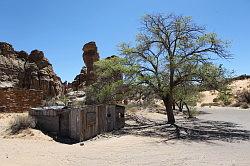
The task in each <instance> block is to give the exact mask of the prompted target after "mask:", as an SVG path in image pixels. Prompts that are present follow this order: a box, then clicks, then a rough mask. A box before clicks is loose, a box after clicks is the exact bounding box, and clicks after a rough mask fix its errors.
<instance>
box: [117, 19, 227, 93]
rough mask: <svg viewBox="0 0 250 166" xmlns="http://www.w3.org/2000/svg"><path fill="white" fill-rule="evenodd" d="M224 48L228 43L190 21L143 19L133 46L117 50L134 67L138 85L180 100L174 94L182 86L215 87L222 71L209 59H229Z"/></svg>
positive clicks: (125, 46) (123, 45)
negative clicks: (139, 83)
mask: <svg viewBox="0 0 250 166" xmlns="http://www.w3.org/2000/svg"><path fill="white" fill-rule="evenodd" d="M227 46H228V42H224V41H222V40H221V39H219V38H218V37H217V35H216V34H215V33H206V31H205V28H204V27H202V26H198V25H196V24H195V23H193V21H192V19H191V17H184V16H176V15H146V16H145V17H144V18H143V20H142V31H141V32H140V33H139V34H138V35H137V39H136V45H135V46H134V47H131V46H130V44H126V43H123V44H121V45H120V50H121V53H122V54H123V55H125V58H127V59H128V60H129V62H130V63H131V65H132V66H134V65H136V66H137V68H138V73H137V81H138V82H141V83H143V84H146V85H147V87H148V88H150V89H151V90H152V91H153V92H154V93H155V94H157V95H158V96H159V97H162V98H164V97H166V96H167V95H172V94H173V95H176V96H179V95H178V94H174V93H175V91H178V89H179V87H181V88H182V85H185V84H188V85H191V84H193V85H191V87H192V86H194V85H197V83H199V84H201V83H204V86H206V84H205V82H207V84H208V83H212V82H213V85H215V82H217V80H218V79H217V78H218V77H221V75H222V67H219V68H217V67H216V66H215V65H213V64H212V62H211V61H212V59H213V58H212V55H217V56H220V57H223V58H228V57H230V55H229V54H228V52H227V51H226V48H227ZM211 73H212V74H211ZM195 82H196V83H195ZM209 85H211V84H209ZM186 89H187V87H186ZM191 89H192V88H191ZM178 93H179V92H178ZM180 93H181V92H180ZM181 94H182V93H181ZM185 98H190V97H185Z"/></svg>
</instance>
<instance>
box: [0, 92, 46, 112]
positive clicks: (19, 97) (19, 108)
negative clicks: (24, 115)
mask: <svg viewBox="0 0 250 166" xmlns="http://www.w3.org/2000/svg"><path fill="white" fill-rule="evenodd" d="M42 99H43V92H42V91H39V90H32V89H29V90H25V89H15V88H2V89H0V112H25V111H28V110H29V109H30V108H31V107H37V106H40V105H41V104H42Z"/></svg>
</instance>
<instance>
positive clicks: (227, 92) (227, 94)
mask: <svg viewBox="0 0 250 166" xmlns="http://www.w3.org/2000/svg"><path fill="white" fill-rule="evenodd" d="M232 98H233V94H232V89H231V88H229V87H228V86H224V87H222V88H221V89H220V90H219V95H218V100H220V101H222V102H223V104H224V105H226V106H227V105H230V104H231V103H232Z"/></svg>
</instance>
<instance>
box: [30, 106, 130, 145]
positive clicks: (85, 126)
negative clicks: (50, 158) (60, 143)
mask: <svg viewBox="0 0 250 166" xmlns="http://www.w3.org/2000/svg"><path fill="white" fill-rule="evenodd" d="M124 111H125V108H124V107H123V106H119V105H87V106H84V107H81V108H63V107H60V106H54V107H44V108H33V109H31V110H30V111H29V115H30V116H32V117H34V118H35V119H36V121H37V126H38V127H39V128H40V129H42V130H44V131H46V132H49V133H53V134H55V135H58V136H61V137H69V138H71V139H74V140H76V141H83V140H87V139H90V138H92V137H94V136H96V135H98V134H100V133H104V132H109V131H112V130H118V129H121V128H123V127H124V125H125V117H124Z"/></svg>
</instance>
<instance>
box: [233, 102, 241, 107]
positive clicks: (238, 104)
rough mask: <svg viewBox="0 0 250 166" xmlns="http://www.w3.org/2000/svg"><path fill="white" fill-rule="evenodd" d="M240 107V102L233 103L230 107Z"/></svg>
mask: <svg viewBox="0 0 250 166" xmlns="http://www.w3.org/2000/svg"><path fill="white" fill-rule="evenodd" d="M241 105H242V103H241V102H236V103H233V104H232V105H231V106H232V107H240V106H241Z"/></svg>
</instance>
